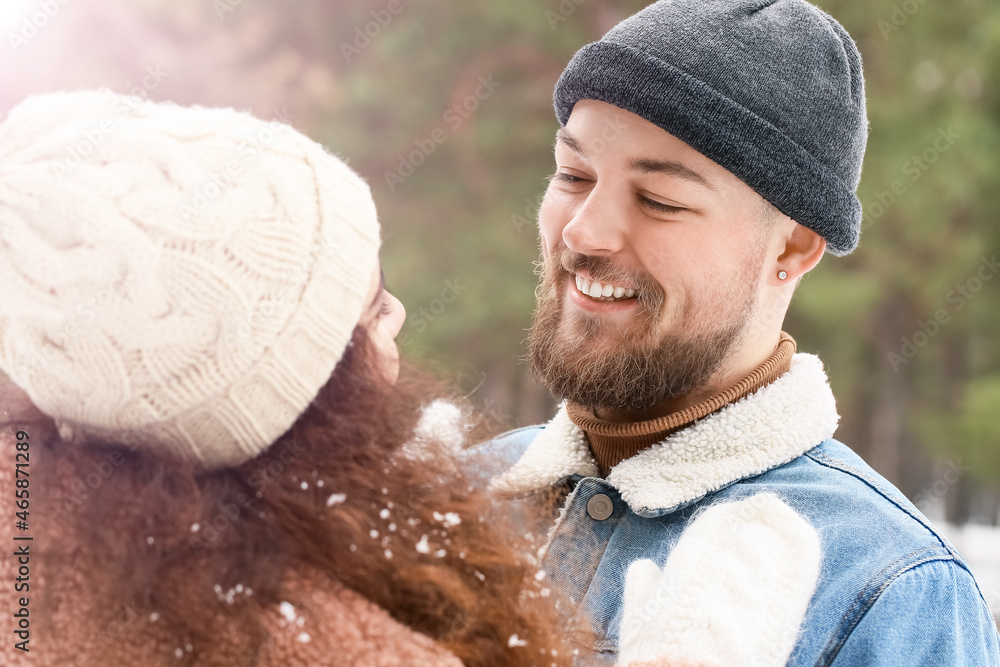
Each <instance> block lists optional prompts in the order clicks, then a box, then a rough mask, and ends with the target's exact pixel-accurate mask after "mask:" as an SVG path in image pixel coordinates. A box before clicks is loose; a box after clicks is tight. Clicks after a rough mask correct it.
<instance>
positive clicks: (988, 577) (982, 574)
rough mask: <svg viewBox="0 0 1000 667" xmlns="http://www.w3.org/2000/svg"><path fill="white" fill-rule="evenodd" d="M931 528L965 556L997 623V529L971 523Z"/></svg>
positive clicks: (999, 572)
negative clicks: (937, 531) (939, 532)
mask: <svg viewBox="0 0 1000 667" xmlns="http://www.w3.org/2000/svg"><path fill="white" fill-rule="evenodd" d="M934 525H935V526H936V527H937V529H938V530H940V531H941V534H942V535H944V536H945V537H946V538H947V539H948V541H950V542H951V543H952V544H954V545H955V548H956V549H958V551H959V552H960V553H961V554H962V555H963V556H965V560H966V561H968V563H969V567H970V568H971V569H972V573H973V574H974V575H976V579H977V580H978V581H979V587H980V588H981V589H982V591H983V596H984V597H985V598H986V601H987V602H988V603H989V605H990V608H991V609H992V610H993V616H994V618H996V619H998V622H1000V528H994V527H992V526H982V525H979V524H974V523H969V524H965V525H964V526H953V525H951V524H948V523H944V522H943V521H935V522H934Z"/></svg>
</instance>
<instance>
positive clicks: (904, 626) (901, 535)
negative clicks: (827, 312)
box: [473, 354, 1000, 667]
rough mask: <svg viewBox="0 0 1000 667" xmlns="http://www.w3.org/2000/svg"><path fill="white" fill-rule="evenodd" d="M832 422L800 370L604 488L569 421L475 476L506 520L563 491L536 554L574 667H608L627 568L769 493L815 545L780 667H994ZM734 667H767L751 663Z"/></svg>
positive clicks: (975, 616) (912, 510) (958, 575)
mask: <svg viewBox="0 0 1000 667" xmlns="http://www.w3.org/2000/svg"><path fill="white" fill-rule="evenodd" d="M838 420H839V417H838V415H837V412H836V404H835V401H834V398H833V395H832V392H831V391H830V387H829V384H828V382H827V379H826V375H825V373H824V371H823V368H822V364H821V363H820V361H819V359H817V358H816V357H814V356H812V355H807V354H796V355H795V357H794V359H793V362H792V367H791V370H790V371H789V372H788V373H786V374H785V375H783V376H782V377H780V378H778V379H777V380H776V381H775V382H773V383H772V384H770V385H768V386H766V387H764V388H762V389H760V390H758V391H757V392H756V393H754V394H752V395H750V396H748V397H746V398H744V399H742V400H740V401H738V402H736V403H733V404H731V405H729V406H727V407H725V408H723V409H722V410H719V411H717V412H715V413H713V414H712V415H709V416H708V417H706V418H705V419H703V420H700V421H698V422H696V423H695V424H693V425H691V426H689V427H687V428H686V429H684V430H682V431H680V432H678V433H675V434H672V435H671V436H669V437H668V438H667V439H666V440H664V441H663V442H661V443H658V444H656V445H654V446H653V447H650V448H648V449H646V450H643V451H642V452H640V453H639V454H637V455H636V456H634V457H632V458H630V459H628V460H626V461H623V462H622V463H620V464H618V465H617V466H615V467H614V468H613V469H612V470H611V471H610V473H609V474H608V476H607V478H606V479H602V478H599V477H598V473H597V466H596V463H595V462H594V459H593V457H592V455H591V454H590V451H589V447H588V445H587V442H586V438H585V435H584V434H583V432H582V431H581V430H580V429H579V428H578V427H577V426H576V425H574V424H573V423H572V422H571V421H570V420H569V417H568V416H567V414H566V410H565V406H563V407H562V408H561V409H560V411H559V412H558V414H557V415H556V416H555V417H554V418H553V419H552V420H551V421H550V422H549V423H548V424H547V425H545V426H544V427H529V428H523V429H519V430H516V431H512V432H510V433H507V434H505V435H503V436H500V437H499V438H496V439H494V440H492V441H490V442H488V443H485V444H483V445H480V446H479V447H478V448H475V449H474V450H473V460H474V461H476V462H477V463H476V465H478V466H479V467H480V471H481V472H482V473H483V474H486V475H489V476H491V477H492V478H493V481H492V486H493V487H494V488H495V489H496V490H498V491H500V492H502V493H504V494H506V495H508V496H510V497H512V498H515V499H520V500H512V503H513V504H512V505H511V506H510V507H511V508H512V511H515V510H518V509H520V510H522V511H530V507H531V498H532V496H533V495H536V494H537V493H538V492H543V491H544V490H546V489H551V488H552V487H559V486H560V485H562V486H564V487H565V488H566V489H567V490H568V495H567V497H566V500H565V502H564V503H563V506H562V509H561V511H560V515H559V517H558V518H557V519H554V521H553V522H552V523H551V525H550V526H548V535H547V537H546V538H542V539H543V541H544V542H545V545H546V546H545V548H544V550H543V553H544V557H543V561H542V564H543V568H544V569H545V571H546V576H547V577H549V579H550V581H551V582H552V583H553V585H554V586H558V588H559V590H560V591H561V593H562V595H563V600H562V602H563V604H564V605H565V606H566V607H567V608H566V609H565V610H564V611H565V613H566V614H567V616H568V617H570V618H572V619H577V621H579V620H580V619H586V622H589V623H590V624H591V626H592V630H593V633H594V636H595V640H594V650H593V653H590V654H581V655H580V656H579V657H578V658H577V661H576V663H575V664H578V665H613V664H615V663H616V661H617V655H618V643H619V641H618V640H619V636H620V634H619V633H620V623H621V618H622V593H623V587H624V581H625V574H626V571H627V569H628V567H629V565H630V564H631V563H633V562H635V561H636V560H638V559H651V560H653V561H654V562H655V563H656V564H657V565H661V566H662V565H663V564H664V563H665V562H666V560H667V558H668V557H669V555H670V553H671V550H672V549H673V548H674V546H675V545H676V544H677V542H678V540H679V539H680V536H681V534H682V533H683V532H684V531H685V530H686V528H687V527H688V526H689V525H690V524H691V523H692V522H693V521H694V520H696V518H697V516H698V515H699V512H700V511H701V510H704V509H705V508H707V507H709V506H712V505H714V504H717V503H727V502H735V501H740V500H745V499H747V498H752V497H753V496H755V495H757V494H761V493H770V494H773V495H774V496H777V497H778V498H779V499H780V500H781V501H783V502H784V503H785V504H787V506H789V507H791V508H792V509H793V510H795V512H797V513H798V514H799V515H800V516H801V517H803V518H804V519H805V520H806V521H807V522H808V524H811V526H812V528H813V529H814V530H815V531H816V533H817V535H818V537H819V543H820V562H819V569H818V571H819V577H818V581H817V584H816V588H815V590H814V592H813V594H812V597H811V600H810V601H809V603H808V607H807V609H806V612H805V614H804V617H803V618H802V620H801V625H800V627H799V632H798V634H797V636H796V637H794V638H793V640H792V641H791V642H790V643H789V647H792V646H793V647H794V648H790V655H789V656H788V657H787V662H785V657H784V656H782V658H781V659H780V660H779V661H778V663H779V664H788V665H795V666H796V667H798V666H805V665H817V666H818V665H823V666H827V665H831V666H837V667H841V666H844V667H846V666H848V665H849V666H851V667H857V666H876V665H877V666H879V667H903V666H906V667H910V666H916V665H920V666H932V665H968V666H975V667H980V666H982V667H993V666H997V665H1000V653H998V636H997V629H996V626H995V624H994V621H993V618H992V617H991V614H990V611H989V607H988V606H987V604H986V601H985V599H984V597H983V595H982V593H981V592H980V590H979V587H978V585H977V583H976V581H975V579H974V578H973V576H972V573H971V572H970V571H969V568H968V565H967V564H966V562H965V561H964V559H963V558H962V556H961V555H960V554H959V553H958V552H957V551H956V550H955V549H954V547H952V545H951V544H949V543H948V541H947V540H945V539H944V538H943V537H942V536H941V535H940V534H939V533H938V532H937V531H936V530H935V529H934V527H933V526H932V525H931V524H930V523H929V522H928V520H927V519H926V518H925V517H924V516H923V515H922V514H921V513H920V512H919V510H917V508H916V507H914V506H913V504H911V503H910V502H909V501H908V500H907V499H906V498H905V497H904V496H903V495H902V494H901V493H900V492H899V491H898V490H897V489H895V488H894V487H893V486H892V485H891V484H889V482H887V481H886V480H885V479H883V478H882V477H881V476H880V475H879V474H878V473H876V472H875V471H874V470H872V469H871V468H870V467H869V466H868V465H866V464H865V463H864V461H862V460H861V459H860V458H859V457H858V456H857V455H855V454H854V453H853V452H852V451H851V450H850V449H848V448H847V447H846V446H845V445H843V444H841V443H840V442H837V441H836V440H834V439H832V435H833V432H834V430H835V429H836V425H837V422H838ZM602 495H603V496H604V497H605V498H603V499H601V498H599V496H602ZM595 497H598V501H597V504H596V505H595V504H594V502H592V499H594V498H595ZM607 501H610V503H608V502H607ZM588 505H589V508H588ZM595 507H596V508H597V509H598V511H596V512H595V511H594V509H595ZM788 566H789V567H797V566H798V564H796V563H789V564H788ZM665 613H669V611H667V612H665ZM746 664H775V663H774V662H773V661H767V660H756V659H755V658H754V659H751V658H750V657H749V656H748V659H747V662H746Z"/></svg>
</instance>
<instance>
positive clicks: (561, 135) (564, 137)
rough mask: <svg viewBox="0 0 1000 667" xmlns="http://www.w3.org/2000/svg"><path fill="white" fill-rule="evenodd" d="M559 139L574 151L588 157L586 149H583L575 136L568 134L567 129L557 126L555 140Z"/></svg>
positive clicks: (558, 140)
mask: <svg viewBox="0 0 1000 667" xmlns="http://www.w3.org/2000/svg"><path fill="white" fill-rule="evenodd" d="M560 141H561V142H563V143H564V144H565V145H566V147H567V148H569V149H570V150H572V151H573V152H574V153H576V154H578V155H580V156H582V157H590V156H589V155H587V151H585V150H583V146H581V145H580V142H579V141H577V140H576V137H574V136H573V135H572V134H570V133H569V130H567V129H566V128H565V127H561V128H559V130H558V131H557V132H556V142H557V143H558V142H560Z"/></svg>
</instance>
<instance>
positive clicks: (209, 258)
mask: <svg viewBox="0 0 1000 667" xmlns="http://www.w3.org/2000/svg"><path fill="white" fill-rule="evenodd" d="M378 248H379V227H378V220H377V218H376V213H375V206H374V204H373V202H372V198H371V194H370V192H369V189H368V186H367V185H366V184H365V183H364V181H363V180H362V179H361V178H360V177H359V176H358V175H357V174H355V173H354V172H353V171H351V170H350V168H348V167H347V166H346V165H345V164H344V163H343V162H341V161H340V160H338V159H337V158H335V157H333V156H332V155H330V154H329V153H327V152H326V151H325V150H324V149H323V148H322V147H321V146H320V145H319V144H317V143H315V142H313V141H311V140H310V139H308V138H306V137H305V136H303V135H302V134H300V133H298V132H296V131H295V130H294V129H292V128H291V127H289V126H287V125H282V124H280V123H276V122H271V123H268V122H264V121H261V120H258V119H256V118H253V117H252V116H250V115H248V114H246V113H240V112H237V111H234V110H232V109H206V108H198V107H195V108H183V107H179V106H176V105H172V104H157V103H153V102H149V101H144V100H140V99H137V98H129V97H123V96H121V95H117V94H114V93H110V92H77V93H54V94H47V95H40V96H36V97H32V98H29V99H28V100H26V101H24V102H23V103H22V104H20V105H19V106H18V107H16V108H15V109H13V110H12V111H11V112H10V113H9V115H8V117H7V119H6V120H5V121H4V122H3V123H2V124H0V369H2V370H3V371H4V372H5V373H7V375H9V376H10V378H11V379H12V380H13V381H14V382H15V383H17V384H18V385H19V386H20V387H21V388H23V389H24V390H25V392H27V394H28V395H29V396H30V397H31V399H32V401H34V403H35V404H36V405H37V406H38V407H39V408H40V409H41V410H42V411H44V412H45V413H47V414H48V415H50V416H52V417H53V418H55V420H56V421H57V423H59V425H60V429H61V431H62V433H63V434H64V437H66V436H69V437H71V439H73V440H75V441H81V442H82V441H86V440H91V439H100V440H102V441H111V442H115V443H122V444H126V445H129V446H132V447H149V448H153V447H156V448H161V449H164V450H169V451H171V452H173V453H175V454H178V455H180V456H183V457H185V458H188V459H194V460H196V461H198V462H200V463H202V464H203V465H204V466H205V467H207V468H219V467H224V466H232V465H238V464H240V463H242V462H245V461H248V460H250V459H252V458H253V457H255V456H256V455H258V454H260V453H261V452H263V451H264V450H265V449H267V447H268V446H269V445H270V444H271V443H273V442H274V441H275V440H276V439H277V438H278V437H280V436H281V435H282V434H283V433H284V432H285V431H287V430H288V428H289V427H290V426H291V425H292V424H293V423H294V422H295V420H296V419H297V418H298V416H299V415H300V414H301V413H302V412H303V411H304V410H305V409H306V407H307V406H308V405H309V404H310V402H311V401H312V400H313V399H314V398H315V396H316V394H317V393H318V391H319V389H320V388H321V387H322V386H323V385H324V384H325V383H326V381H327V380H328V378H329V377H330V374H331V373H332V372H333V369H334V366H335V365H336V364H337V362H338V361H339V359H340V358H341V356H342V354H343V352H344V349H345V348H346V346H347V344H348V342H349V341H350V338H351V335H352V332H353V330H354V328H355V326H356V325H357V323H358V321H359V319H360V317H361V314H362V311H363V309H364V307H365V306H366V305H367V304H365V303H364V301H365V297H366V296H367V293H368V289H369V286H370V280H371V276H372V273H373V271H374V270H375V267H376V266H377V262H378Z"/></svg>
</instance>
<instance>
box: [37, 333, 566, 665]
mask: <svg viewBox="0 0 1000 667" xmlns="http://www.w3.org/2000/svg"><path fill="white" fill-rule="evenodd" d="M374 354H375V352H374V350H373V347H372V346H371V344H370V343H369V337H368V335H367V333H366V332H365V330H364V329H362V328H360V327H359V328H358V329H357V330H356V331H355V333H354V337H353V340H352V342H351V344H350V345H349V346H348V349H347V350H346V352H345V354H344V357H343V358H342V359H341V361H340V363H339V364H338V365H337V368H336V370H335V371H334V373H333V374H332V376H331V377H330V380H329V381H328V382H327V384H326V385H325V386H324V387H323V389H322V390H321V391H320V392H319V394H318V396H317V397H316V399H315V400H314V401H313V403H312V404H311V405H310V407H309V408H308V409H307V410H306V411H305V412H304V413H303V414H302V415H301V416H300V417H299V418H298V420H297V421H296V422H295V424H294V425H293V426H292V428H291V429H290V430H289V431H288V432H287V433H285V434H284V435H283V436H282V437H281V438H279V439H278V440H277V441H276V442H275V443H274V444H273V445H272V446H271V447H270V448H269V449H268V450H267V451H266V452H265V453H264V454H262V455H260V456H258V457H257V458H255V459H253V460H251V461H249V462H247V463H245V464H243V465H241V466H239V467H235V468H228V469H223V470H217V471H205V470H201V469H199V468H198V467H197V466H196V465H195V464H192V463H190V462H185V461H181V460H178V459H176V458H173V457H171V456H168V455H165V454H162V453H156V452H153V451H149V450H147V449H145V448H142V447H137V448H131V449H130V448H128V447H123V446H121V445H112V444H104V445H101V444H92V445H88V446H87V447H79V446H70V445H68V444H67V443H65V442H63V441H62V440H60V439H59V438H58V437H53V438H50V440H49V441H48V442H47V443H46V444H45V445H44V447H45V449H46V452H45V455H44V456H40V457H39V460H40V461H41V460H45V461H46V464H45V465H42V466H39V468H40V469H39V470H38V476H39V477H40V479H39V480H38V481H39V483H40V484H43V485H45V486H47V487H49V488H47V489H46V490H45V494H44V495H45V497H46V498H49V499H51V500H52V501H53V502H57V503H59V504H60V506H61V510H62V512H63V516H65V514H66V513H67V512H68V513H71V515H72V521H71V522H70V523H71V526H70V527H69V528H68V530H69V534H70V535H71V536H72V542H71V543H72V544H73V545H74V548H73V549H72V552H70V551H66V552H64V553H50V554H47V559H48V560H49V561H50V562H53V563H58V561H59V559H60V558H66V559H74V560H76V562H77V563H79V560H78V559H79V558H81V557H82V558H93V559H94V563H95V566H96V563H97V560H98V559H99V560H100V567H99V568H96V567H95V570H94V571H102V572H114V573H115V581H114V582H113V583H112V585H113V590H114V594H115V596H116V597H117V598H118V599H117V600H108V603H109V604H117V603H122V602H124V601H135V604H138V605H139V606H141V607H144V608H150V609H155V610H157V612H158V614H159V616H160V618H161V619H162V620H163V622H164V623H165V624H167V627H168V628H169V629H170V630H171V632H172V633H174V634H175V635H176V636H177V637H178V638H179V639H180V638H183V643H187V644H191V645H192V646H193V648H194V650H193V651H192V652H191V653H190V654H187V655H185V657H184V658H183V659H179V660H178V663H177V664H213V663H212V658H211V656H212V651H213V637H214V636H215V631H214V626H215V623H216V619H217V618H218V617H219V615H225V616H227V617H228V618H230V619H232V618H234V616H235V617H237V618H239V620H240V623H241V627H243V628H245V631H246V637H245V642H246V646H245V647H244V648H245V649H246V650H247V651H250V652H252V653H257V651H258V650H259V649H261V647H262V645H263V644H264V642H265V641H266V632H265V630H264V628H263V627H261V625H260V622H259V620H258V618H259V612H260V609H261V608H262V606H264V605H275V604H277V603H278V602H279V601H281V600H283V599H287V597H285V595H286V594H287V592H284V591H282V585H281V582H282V579H283V576H284V574H285V573H286V572H288V571H289V570H290V569H292V568H299V567H312V568H317V569H318V570H319V571H321V572H326V573H327V575H328V576H330V577H331V578H333V579H335V580H337V581H339V582H341V583H342V584H343V585H345V586H347V587H349V588H351V589H353V590H354V591H356V592H358V593H360V594H361V595H362V596H364V597H365V598H367V599H368V600H370V601H372V602H373V603H375V604H377V605H378V606H380V607H382V608H384V609H385V610H387V611H388V612H389V613H390V614H391V615H392V616H393V617H395V618H396V619H397V620H398V621H400V622H402V623H403V624H405V625H408V626H410V627H411V628H413V629H415V630H417V631H418V632H421V633H424V634H425V635H427V636H429V637H431V638H433V639H435V640H437V641H438V642H440V643H441V644H442V645H443V646H444V647H446V648H447V649H448V650H450V651H451V652H452V653H454V654H455V655H456V656H458V657H459V658H460V659H461V660H462V661H463V662H464V663H465V664H466V665H483V666H485V665H491V666H492V665H496V666H503V665H533V664H540V663H541V664H549V663H552V664H565V663H566V662H567V661H568V658H569V654H570V651H568V650H566V649H567V647H566V646H565V645H564V644H563V640H562V639H560V636H559V632H558V631H557V622H556V617H555V612H554V604H553V602H554V601H553V599H552V597H551V596H548V597H546V595H547V591H544V590H542V589H541V585H540V584H539V583H538V582H536V581H535V577H534V576H533V575H535V574H536V572H537V566H536V565H535V563H534V559H533V556H532V553H533V549H532V548H531V545H530V544H529V543H528V541H527V540H526V538H525V529H524V527H521V526H518V525H515V524H514V523H513V522H512V521H511V520H509V519H506V518H505V517H504V513H503V512H501V511H498V510H497V509H496V508H495V500H494V499H492V498H491V497H490V495H489V493H488V492H487V491H486V490H484V488H483V486H484V485H483V484H482V482H481V480H478V479H476V478H475V476H474V474H472V473H467V472H466V471H464V470H463V469H462V467H461V466H460V465H458V464H457V463H456V461H457V459H456V457H455V456H454V454H453V452H449V451H448V448H447V447H444V446H439V445H438V444H436V443H434V442H426V441H424V442H422V443H421V445H422V449H421V451H420V452H419V455H407V453H406V452H405V451H401V447H402V446H403V445H404V444H405V443H407V442H408V441H410V440H411V438H412V437H413V429H414V426H415V423H416V420H417V416H418V414H419V411H420V407H421V405H425V404H427V403H428V402H429V401H430V400H431V399H432V398H434V397H436V396H441V395H443V394H446V393H447V392H446V391H444V390H443V388H442V387H441V386H440V385H438V384H437V383H436V382H435V381H432V380H430V379H428V378H427V377H425V376H423V375H421V374H420V373H418V372H416V371H413V370H412V369H408V370H407V371H406V372H405V373H404V376H403V377H402V378H401V379H400V381H399V382H398V383H397V384H396V385H395V386H390V385H388V384H387V383H386V382H385V381H384V380H382V379H381V378H380V376H379V374H378V373H376V372H374V371H370V369H372V368H374V367H375V366H374V364H373V363H372V360H373V359H374V357H373V355H374ZM481 434H482V433H481V432H479V435H481ZM473 437H475V434H473ZM102 466H103V467H105V468H106V467H108V466H113V467H114V469H115V473H114V474H113V475H109V476H107V479H106V480H104V481H103V482H102V483H101V484H99V485H97V488H91V487H90V486H88V485H87V484H86V482H85V480H86V477H87V475H88V474H93V472H94V471H95V470H97V471H100V469H101V467H102ZM57 470H58V471H61V472H59V473H58V474H57ZM67 470H68V471H69V472H70V474H69V475H66V474H65V472H66V471H67ZM333 493H341V494H343V496H341V497H338V500H340V499H341V498H342V502H337V503H335V504H333V505H328V502H327V501H328V499H329V498H330V496H331V494H333ZM442 516H447V517H456V518H458V520H451V521H442V520H441V517H442ZM390 522H391V523H392V524H394V525H393V526H392V529H391V530H390V529H389V528H388V524H389V523H390ZM193 527H196V528H198V529H197V530H196V531H194V532H193V530H192V529H193ZM150 538H151V539H150ZM418 547H419V548H418ZM98 554H99V556H98ZM238 583H239V584H241V585H242V586H244V587H248V588H252V589H253V591H254V594H253V598H251V599H245V600H241V601H240V602H239V603H237V604H228V603H227V602H226V601H222V600H220V599H219V596H218V595H217V594H216V589H215V586H216V585H218V586H221V588H223V589H229V588H231V587H233V586H235V585H236V584H238ZM515 634H516V635H517V636H518V637H519V638H520V639H521V640H523V641H525V642H527V644H526V645H520V646H519V645H517V644H518V642H510V641H509V640H510V638H511V636H512V635H515ZM512 643H513V644H514V645H513V646H512V645H511V644H512ZM541 655H544V656H546V657H545V659H544V660H542V661H539V659H538V658H539V657H540V656H541ZM552 656H554V657H552Z"/></svg>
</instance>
